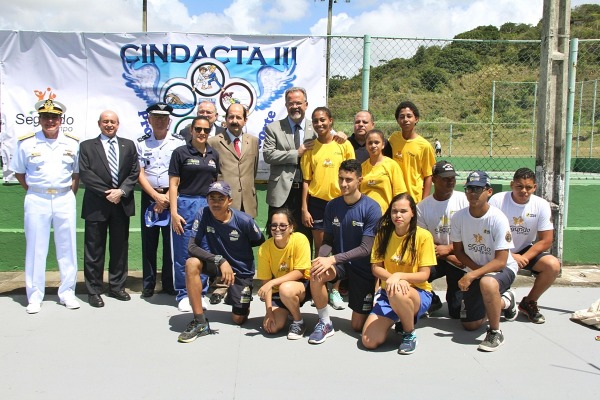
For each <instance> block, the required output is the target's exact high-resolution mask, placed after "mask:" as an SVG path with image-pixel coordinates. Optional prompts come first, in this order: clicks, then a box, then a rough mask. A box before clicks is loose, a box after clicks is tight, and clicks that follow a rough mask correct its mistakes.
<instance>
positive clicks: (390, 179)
mask: <svg viewBox="0 0 600 400" xmlns="http://www.w3.org/2000/svg"><path fill="white" fill-rule="evenodd" d="M361 167H362V177H363V180H362V182H361V183H360V191H361V192H362V193H363V194H365V195H367V196H369V197H370V198H372V199H373V200H375V201H376V202H377V203H378V204H379V206H380V207H381V215H383V214H384V213H385V211H386V210H387V209H388V207H389V205H390V201H392V198H393V197H394V196H395V195H397V194H398V193H404V192H406V186H405V185H404V178H403V177H402V171H401V170H400V167H399V166H398V163H397V162H395V161H394V160H392V159H391V158H389V157H384V158H383V161H382V162H381V163H380V164H377V165H375V166H373V165H371V162H370V161H369V160H367V161H365V162H364V163H362V165H361Z"/></svg>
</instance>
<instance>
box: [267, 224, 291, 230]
mask: <svg viewBox="0 0 600 400" xmlns="http://www.w3.org/2000/svg"><path fill="white" fill-rule="evenodd" d="M288 226H290V225H289V224H271V225H269V227H270V228H271V230H272V231H276V230H277V228H279V230H281V231H285V230H286V229H287V228H288Z"/></svg>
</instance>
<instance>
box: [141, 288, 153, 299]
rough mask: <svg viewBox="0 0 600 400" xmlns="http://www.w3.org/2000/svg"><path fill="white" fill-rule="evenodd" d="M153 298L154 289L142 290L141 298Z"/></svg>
mask: <svg viewBox="0 0 600 400" xmlns="http://www.w3.org/2000/svg"><path fill="white" fill-rule="evenodd" d="M152 296H154V289H149V288H148V289H144V290H142V297H152Z"/></svg>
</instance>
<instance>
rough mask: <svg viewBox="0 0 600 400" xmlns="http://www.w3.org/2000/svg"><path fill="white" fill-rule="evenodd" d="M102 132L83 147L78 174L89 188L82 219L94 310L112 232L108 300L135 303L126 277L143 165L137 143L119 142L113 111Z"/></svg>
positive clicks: (106, 114) (98, 304) (104, 118)
mask: <svg viewBox="0 0 600 400" xmlns="http://www.w3.org/2000/svg"><path fill="white" fill-rule="evenodd" d="M98 126H99V127H100V131H101V132H102V133H101V134H100V136H98V137H97V138H95V139H90V140H86V141H84V142H83V143H81V146H80V153H79V174H80V179H81V182H83V183H84V184H85V194H84V196H83V207H82V210H81V218H83V219H85V243H84V274H85V285H86V288H87V291H88V300H89V303H90V305H91V306H93V307H104V301H103V300H102V297H100V294H101V293H102V291H103V282H102V280H103V273H104V254H105V249H106V236H107V229H108V231H109V232H110V241H109V253H110V260H109V264H108V273H109V291H108V296H110V297H114V298H116V299H118V300H122V301H127V300H130V296H129V294H128V293H127V292H126V291H125V279H126V278H127V272H128V265H127V257H128V244H129V218H130V217H131V216H132V215H135V204H134V198H133V189H134V187H135V184H136V182H137V180H138V176H139V173H140V166H139V164H138V156H137V151H136V147H135V144H134V143H133V142H132V141H131V140H128V139H123V138H120V137H116V135H117V130H118V129H119V117H118V116H117V114H116V113H115V112H113V111H104V112H103V113H102V114H100V119H99V120H98Z"/></svg>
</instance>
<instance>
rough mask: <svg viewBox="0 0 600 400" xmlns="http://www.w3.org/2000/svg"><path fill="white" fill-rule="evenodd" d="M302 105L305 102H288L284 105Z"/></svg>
mask: <svg viewBox="0 0 600 400" xmlns="http://www.w3.org/2000/svg"><path fill="white" fill-rule="evenodd" d="M304 103H306V102H305V101H289V102H287V103H285V105H286V106H288V107H300V106H303V105H304Z"/></svg>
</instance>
